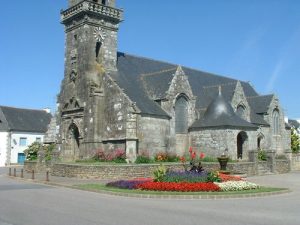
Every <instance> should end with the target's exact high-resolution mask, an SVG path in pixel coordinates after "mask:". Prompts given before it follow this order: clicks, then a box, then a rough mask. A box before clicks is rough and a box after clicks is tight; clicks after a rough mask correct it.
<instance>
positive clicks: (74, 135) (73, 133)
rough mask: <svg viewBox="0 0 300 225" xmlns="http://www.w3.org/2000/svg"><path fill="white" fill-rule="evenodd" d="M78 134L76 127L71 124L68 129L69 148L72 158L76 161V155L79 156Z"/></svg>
mask: <svg viewBox="0 0 300 225" xmlns="http://www.w3.org/2000/svg"><path fill="white" fill-rule="evenodd" d="M79 137H80V133H79V129H78V127H77V125H76V124H75V123H72V124H71V125H70V127H69V139H70V147H71V150H72V152H73V157H74V158H75V159H76V158H77V157H76V156H77V155H79V146H80V141H79Z"/></svg>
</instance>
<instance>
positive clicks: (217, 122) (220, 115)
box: [191, 92, 257, 130]
mask: <svg viewBox="0 0 300 225" xmlns="http://www.w3.org/2000/svg"><path fill="white" fill-rule="evenodd" d="M217 127H230V128H243V129H256V128H257V127H256V126H254V125H253V124H251V123H249V122H247V121H246V120H244V119H242V118H241V117H239V116H238V115H237V114H236V113H235V112H234V111H233V108H232V106H231V105H230V104H229V102H227V101H226V100H225V98H224V97H223V96H222V94H221V92H220V93H219V94H218V96H217V97H216V98H215V99H214V100H213V101H212V102H211V103H210V104H209V106H208V108H207V110H206V112H205V114H204V116H203V117H202V118H201V119H200V120H197V121H195V122H194V124H193V125H192V126H191V129H192V130H193V129H197V128H200V129H203V128H217Z"/></svg>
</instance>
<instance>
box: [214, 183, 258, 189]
mask: <svg viewBox="0 0 300 225" xmlns="http://www.w3.org/2000/svg"><path fill="white" fill-rule="evenodd" d="M215 184H216V185H218V186H219V187H220V189H221V190H222V191H242V190H250V189H257V188H259V185H257V184H255V183H251V182H248V181H227V182H223V183H215Z"/></svg>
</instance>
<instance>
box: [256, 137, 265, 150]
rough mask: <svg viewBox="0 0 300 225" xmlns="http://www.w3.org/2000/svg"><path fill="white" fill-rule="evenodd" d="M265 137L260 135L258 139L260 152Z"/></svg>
mask: <svg viewBox="0 0 300 225" xmlns="http://www.w3.org/2000/svg"><path fill="white" fill-rule="evenodd" d="M263 138H264V136H263V135H262V134H260V135H258V137H257V149H258V150H260V149H261V145H262V140H263Z"/></svg>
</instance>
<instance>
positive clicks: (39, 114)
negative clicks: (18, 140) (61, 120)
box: [0, 106, 51, 133]
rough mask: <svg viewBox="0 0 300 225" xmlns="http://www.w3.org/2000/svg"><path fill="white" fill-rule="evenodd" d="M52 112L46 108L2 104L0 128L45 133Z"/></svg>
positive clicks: (0, 107) (2, 129) (0, 108)
mask: <svg viewBox="0 0 300 225" xmlns="http://www.w3.org/2000/svg"><path fill="white" fill-rule="evenodd" d="M50 119H51V114H50V113H47V112H46V111H44V110H34V109H20V108H14V107H8V106H0V120H1V121H2V123H0V130H1V131H21V132H38V133H45V132H46V131H47V126H48V124H49V123H50Z"/></svg>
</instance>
